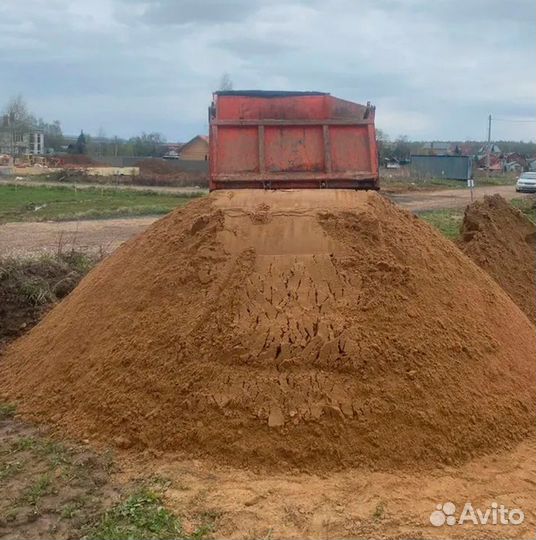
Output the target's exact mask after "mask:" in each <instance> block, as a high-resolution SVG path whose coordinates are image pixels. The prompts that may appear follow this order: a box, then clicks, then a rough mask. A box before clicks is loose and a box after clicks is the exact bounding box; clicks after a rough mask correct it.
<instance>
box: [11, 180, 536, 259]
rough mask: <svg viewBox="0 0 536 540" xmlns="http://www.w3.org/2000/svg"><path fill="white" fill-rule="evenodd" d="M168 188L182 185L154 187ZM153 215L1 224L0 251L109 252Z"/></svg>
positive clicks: (454, 203) (440, 200) (418, 196)
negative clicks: (71, 250) (60, 249)
mask: <svg viewBox="0 0 536 540" xmlns="http://www.w3.org/2000/svg"><path fill="white" fill-rule="evenodd" d="M154 189H156V190H161V189H167V190H169V191H175V190H179V191H180V190H181V189H182V188H154ZM475 193H476V195H477V198H482V197H484V195H491V194H494V193H499V194H500V195H501V196H503V197H504V198H506V199H507V200H511V199H513V198H519V197H527V196H528V197H530V195H522V194H519V193H516V191H515V189H514V187H513V186H495V187H482V188H478V189H477V190H476V191H475ZM386 196H388V197H389V199H391V200H392V201H394V202H396V203H398V204H399V205H400V206H402V207H403V208H406V209H408V210H412V211H415V212H423V211H426V210H434V209H439V208H463V207H464V206H466V205H467V204H469V203H470V201H471V199H470V193H469V191H468V190H465V189H448V190H440V191H424V192H406V193H389V194H387V195H386ZM157 219H159V217H156V216H145V217H141V218H124V219H123V218H122V219H105V220H81V221H64V222H43V223H7V224H4V225H1V226H0V254H2V255H21V254H35V253H42V252H55V251H57V250H58V246H59V245H62V246H67V247H69V248H70V247H71V246H74V248H75V249H77V250H87V251H90V252H99V251H104V252H107V253H108V252H111V251H113V250H114V249H116V248H117V247H118V246H119V245H120V244H122V243H123V242H124V241H126V240H128V239H129V238H130V237H132V236H134V235H137V234H139V233H141V232H143V231H144V230H145V229H146V228H147V227H148V226H149V225H150V224H151V223H153V222H154V221H156V220H157Z"/></svg>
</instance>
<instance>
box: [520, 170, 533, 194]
mask: <svg viewBox="0 0 536 540" xmlns="http://www.w3.org/2000/svg"><path fill="white" fill-rule="evenodd" d="M516 191H529V192H536V172H524V173H523V174H522V175H521V176H520V177H519V178H518V179H517V183H516Z"/></svg>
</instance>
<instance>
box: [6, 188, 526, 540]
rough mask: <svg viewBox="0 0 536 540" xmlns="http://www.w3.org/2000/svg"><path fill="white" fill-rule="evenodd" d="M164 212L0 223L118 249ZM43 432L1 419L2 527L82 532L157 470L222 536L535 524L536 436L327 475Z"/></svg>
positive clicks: (453, 530) (449, 200) (56, 534)
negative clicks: (488, 517) (440, 462)
mask: <svg viewBox="0 0 536 540" xmlns="http://www.w3.org/2000/svg"><path fill="white" fill-rule="evenodd" d="M460 191H461V190H448V191H443V192H434V193H412V194H404V195H395V196H394V197H393V198H395V200H397V202H399V204H401V205H402V206H404V207H406V208H410V209H413V210H417V211H418V210H425V209H431V208H443V207H448V208H454V207H463V206H465V205H466V204H467V202H468V199H467V197H468V195H469V194H468V193H467V192H465V191H462V192H461V193H460ZM488 193H501V194H502V195H503V196H505V197H506V198H509V199H511V198H514V197H518V196H519V195H518V194H516V193H515V191H514V190H513V189H512V188H511V187H495V188H489V189H487V188H486V189H484V188H482V192H480V191H479V196H480V195H484V194H488ZM464 194H466V195H465V196H464ZM397 197H398V198H400V199H401V200H398V199H396V198H397ZM430 205H432V206H430ZM155 219H157V218H151V217H146V218H135V219H118V220H115V219H114V220H103V221H85V222H67V223H65V222H64V223H39V224H35V223H17V224H7V225H3V226H1V227H0V253H2V254H6V252H7V253H12V254H20V253H28V252H35V251H41V250H42V249H43V247H44V249H45V250H51V251H55V250H57V248H58V244H59V243H60V244H67V245H69V243H71V244H73V245H74V246H76V248H77V249H84V248H87V249H90V250H95V251H97V250H99V249H105V250H107V251H112V250H113V249H115V247H117V246H118V245H119V244H120V243H122V242H123V241H125V240H126V239H128V238H129V237H131V236H132V235H134V234H138V233H140V232H142V231H143V230H145V228H146V227H147V226H148V225H149V224H150V223H152V222H153V221H154V220H155ZM68 247H69V246H68ZM41 437H42V434H41V431H39V430H38V429H37V428H34V427H31V426H28V425H27V424H25V423H22V422H19V421H18V420H17V419H16V418H15V419H10V420H9V421H5V422H3V423H2V422H0V493H1V494H2V497H0V539H1V538H6V539H7V538H9V539H12V538H73V537H80V536H81V535H83V534H84V532H85V531H86V529H85V527H86V526H87V524H88V523H89V522H91V520H92V519H93V518H95V516H97V515H98V514H100V513H101V512H102V511H103V510H104V509H105V508H106V507H109V506H110V505H111V504H113V503H114V501H116V500H117V499H118V498H119V497H120V495H121V493H122V492H123V490H124V487H125V486H129V485H131V484H132V482H135V481H136V480H137V479H139V478H155V477H157V478H159V479H161V480H162V481H163V482H164V483H165V486H166V489H165V504H166V507H167V508H169V509H170V510H172V511H173V512H174V513H176V514H177V515H179V516H181V517H183V519H184V521H185V524H186V527H187V528H188V526H189V525H190V524H191V523H194V522H195V520H196V519H198V517H199V516H200V515H203V516H209V517H210V519H211V520H212V521H213V523H214V529H213V532H212V536H213V537H214V538H232V539H242V538H244V539H247V538H312V539H314V538H334V539H335V538H371V537H374V538H393V539H395V538H396V539H399V538H441V539H447V538H449V539H450V538H460V539H469V538H482V539H493V538H497V539H500V538H516V539H517V538H519V539H525V538H527V539H532V538H534V537H535V535H536V462H535V460H534V456H535V454H536V441H535V440H532V439H529V440H525V441H523V442H522V443H520V444H518V445H516V446H515V447H514V448H512V449H510V450H509V451H503V452H499V453H494V454H490V455H487V456H484V457H479V458H477V459H475V460H473V461H470V462H468V463H466V464H465V465H463V466H460V467H451V466H444V467H441V468H436V469H426V470H423V471H422V472H421V473H420V474H418V475H416V474H415V471H411V472H409V471H408V472H405V471H396V472H371V471H368V470H366V469H348V470H345V471H344V472H335V473H330V474H326V475H324V476H318V475H310V474H305V473H303V474H286V473H284V472H280V473H275V474H266V473H259V472H255V471H246V470H240V469H234V468H229V467H216V466H214V464H213V463H210V464H208V463H205V462H203V461H200V460H188V461H184V460H181V459H180V458H179V457H178V456H176V455H172V454H162V453H160V452H153V453H149V452H147V453H145V454H141V455H136V454H134V453H129V452H122V453H120V454H119V455H118V456H117V457H116V458H115V461H116V463H117V466H112V464H111V462H110V460H109V453H108V450H107V449H106V448H104V447H102V448H100V449H98V450H95V449H93V448H91V447H89V446H88V445H86V444H83V443H81V444H72V443H65V444H63V443H59V445H58V444H56V443H54V442H52V443H48V442H46V441H45V442H42V440H43V439H41ZM40 441H41V442H40ZM27 467H30V468H29V469H28V468H27ZM21 471H24V472H21ZM6 494H8V496H5V495H6ZM447 502H451V503H454V505H455V514H454V516H456V517H459V515H460V511H461V509H462V508H463V506H464V505H465V504H466V503H467V502H470V503H471V504H472V506H473V508H474V509H475V510H476V509H480V510H482V512H485V511H486V509H488V508H490V507H492V504H494V503H497V505H504V506H505V507H507V508H509V509H514V508H518V509H520V510H522V511H523V512H524V515H525V519H524V521H523V523H521V524H519V525H501V524H493V523H488V524H486V525H473V524H471V523H465V524H463V525H462V524H454V525H452V526H450V525H447V524H444V525H442V526H438V527H435V526H433V525H432V524H431V522H430V515H431V513H432V512H433V511H435V510H436V506H437V505H438V504H444V503H447Z"/></svg>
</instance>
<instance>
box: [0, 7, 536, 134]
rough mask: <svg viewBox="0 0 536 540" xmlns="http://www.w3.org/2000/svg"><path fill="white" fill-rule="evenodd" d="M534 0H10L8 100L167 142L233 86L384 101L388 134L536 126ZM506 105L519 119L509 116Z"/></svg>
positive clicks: (3, 12) (202, 121)
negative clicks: (223, 84) (227, 83)
mask: <svg viewBox="0 0 536 540" xmlns="http://www.w3.org/2000/svg"><path fill="white" fill-rule="evenodd" d="M535 6H536V2H535V1H534V0H509V1H507V0H91V1H79V2H76V1H73V0H22V1H7V0H0V108H3V106H4V104H5V103H6V102H7V100H8V99H9V97H10V96H12V95H15V94H18V93H21V94H23V95H24V97H25V98H26V100H27V101H28V103H29V105H30V108H31V109H32V111H33V112H34V113H35V114H36V115H38V116H41V117H43V118H44V119H46V120H55V119H58V120H60V121H61V123H62V126H63V130H64V132H65V133H68V134H75V133H78V132H79V131H80V129H84V130H85V131H87V132H89V133H92V134H97V132H98V131H99V130H104V132H105V133H106V134H107V135H109V136H112V135H116V134H117V135H119V136H124V137H127V136H130V135H133V134H137V133H139V132H141V131H158V132H161V133H163V134H164V135H165V137H166V138H167V139H168V140H170V141H177V140H178V141H184V140H187V139H189V138H190V137H192V136H193V135H195V134H198V133H199V134H203V133H206V132H207V120H206V118H207V106H208V105H209V102H210V100H211V91H212V90H214V89H217V87H218V83H219V81H220V79H221V76H222V74H223V73H224V72H227V73H229V75H230V76H231V79H232V81H233V83H234V88H235V89H257V88H259V89H270V90H272V89H275V90H279V89H281V90H322V91H327V92H330V93H332V94H333V95H335V96H338V97H342V98H345V99H349V100H353V101H358V102H366V101H367V100H370V101H372V102H373V103H374V104H375V105H376V106H377V110H376V111H377V117H376V118H377V122H376V123H377V126H378V127H380V128H382V129H383V130H385V131H386V132H387V133H388V134H389V135H390V136H391V137H392V138H394V137H397V136H398V135H401V134H406V135H408V136H410V137H411V138H413V139H437V140H445V139H466V138H470V139H483V138H484V137H485V136H486V127H487V115H488V114H489V113H492V114H493V115H494V116H496V117H497V121H496V122H494V126H493V138H494V139H515V140H521V139H523V140H536V123H531V122H527V120H529V119H534V118H536V69H535V66H536V63H535V61H536V39H535V38H536V30H535V27H536V12H535V11H536V9H535ZM499 118H503V119H514V120H517V121H516V122H506V121H499Z"/></svg>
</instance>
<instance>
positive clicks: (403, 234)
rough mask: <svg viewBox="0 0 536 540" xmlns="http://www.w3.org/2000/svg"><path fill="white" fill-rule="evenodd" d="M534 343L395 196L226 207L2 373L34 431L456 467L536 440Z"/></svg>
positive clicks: (330, 195) (112, 276) (42, 337)
mask: <svg viewBox="0 0 536 540" xmlns="http://www.w3.org/2000/svg"><path fill="white" fill-rule="evenodd" d="M533 333H534V329H533V327H532V325H531V324H530V323H529V321H528V319H527V318H526V317H525V316H524V315H523V314H522V313H521V312H520V310H519V309H518V308H517V306H515V305H514V304H513V302H512V301H511V299H510V298H509V297H508V296H507V294H506V293H504V292H503V290H502V289H501V288H500V287H499V286H498V285H497V284H496V283H495V282H494V281H493V280H492V279H491V278H490V277H489V276H488V275H486V273H485V272H483V271H482V270H481V269H479V268H477V267H476V266H475V265H474V264H472V263H471V262H470V261H469V260H468V259H467V258H466V257H465V256H464V255H463V254H462V253H461V252H460V251H459V250H458V249H457V248H456V247H455V246H454V245H452V244H451V243H450V242H449V241H447V240H445V239H444V238H442V237H441V236H440V235H439V234H438V233H436V232H435V231H434V230H433V229H432V228H431V227H429V226H428V225H427V224H425V223H423V222H422V221H420V220H419V219H417V218H415V217H413V216H412V215H410V214H409V213H407V212H404V211H402V210H400V209H399V208H397V207H396V206H395V205H393V204H391V203H389V202H388V201H386V200H384V199H383V198H382V197H380V196H379V195H377V194H376V193H356V192H351V191H330V190H319V191H302V192H300V191H288V192H283V191H278V192H264V191H256V192H251V191H237V192H217V193H213V194H211V195H210V196H209V197H207V198H204V199H202V200H198V201H194V202H192V203H191V204H189V205H188V206H187V207H185V208H183V209H179V210H176V211H175V212H173V213H172V214H170V215H169V216H167V217H165V218H164V219H162V220H160V221H159V222H157V223H156V224H154V225H153V226H152V227H151V228H150V229H149V230H148V231H147V232H146V233H144V234H143V235H142V236H140V237H138V238H136V239H133V240H131V241H129V242H128V243H127V244H125V245H124V246H122V247H121V248H120V249H119V250H118V251H116V252H115V253H114V254H113V255H112V256H111V257H110V258H108V259H107V260H106V261H104V262H103V263H102V264H101V265H99V266H98V267H97V268H96V269H95V270H93V271H92V272H91V273H90V274H89V275H88V276H87V277H86V278H85V279H84V280H83V281H82V283H81V284H80V286H79V287H78V288H77V289H76V290H75V291H74V292H73V293H72V294H71V295H70V296H69V297H68V298H67V299H66V300H65V301H63V302H62V303H61V304H60V305H59V306H58V307H56V308H55V309H54V310H53V311H52V312H50V314H49V315H48V316H47V317H46V318H45V319H44V320H43V321H42V322H41V323H40V324H39V325H38V326H37V327H35V328H34V329H33V330H32V331H31V332H30V333H29V334H28V335H27V336H25V337H24V338H22V339H21V340H19V341H18V342H16V343H15V344H14V345H13V346H11V348H10V349H8V351H7V352H6V354H5V357H4V358H3V359H2V361H1V362H0V392H1V393H2V394H4V396H6V397H7V398H8V399H12V400H15V401H16V402H17V403H18V407H19V409H18V410H19V411H21V413H22V414H23V415H25V416H28V417H31V418H35V419H38V420H46V421H49V422H52V423H54V424H55V425H57V426H58V427H59V428H60V429H61V430H62V431H63V432H66V433H68V434H71V435H74V436H76V437H80V438H84V439H86V438H87V439H95V440H99V441H105V442H111V443H112V444H116V445H118V446H121V447H132V448H136V449H149V450H151V449H154V450H163V451H174V452H181V453H182V454H183V455H184V456H187V457H204V458H209V459H212V460H214V461H215V462H218V463H227V464H232V465H236V466H241V467H254V468H288V467H293V468H296V469H301V470H314V471H321V470H326V469H333V468H342V467H347V466H363V467H375V468H391V467H398V466H404V467H422V466H423V465H434V464H437V463H456V462H459V461H462V460H466V459H468V458H470V457H471V456H474V455H477V454H480V453H483V452H487V451H490V450H493V449H497V448H503V447H506V446H508V445H510V444H512V443H513V442H515V441H517V440H520V439H521V438H523V437H525V436H527V435H528V434H530V433H532V431H533V427H532V426H533V425H534V400H533V395H534V390H535V388H534V386H535V385H534V381H535V368H534V361H533V358H534V337H533Z"/></svg>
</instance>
